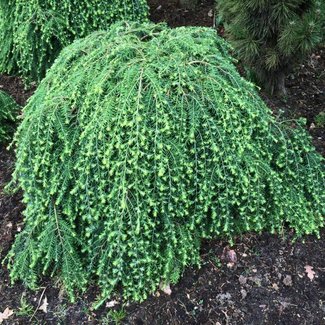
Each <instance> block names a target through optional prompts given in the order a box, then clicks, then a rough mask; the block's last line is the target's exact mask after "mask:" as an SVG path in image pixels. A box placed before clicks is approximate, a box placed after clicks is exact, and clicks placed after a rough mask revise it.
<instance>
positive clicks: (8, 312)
mask: <svg viewBox="0 0 325 325" xmlns="http://www.w3.org/2000/svg"><path fill="white" fill-rule="evenodd" d="M13 313H14V311H13V310H11V309H9V308H8V307H7V308H6V309H5V310H4V312H3V313H0V324H2V322H3V321H4V320H6V319H8V318H9V317H10V316H11V315H13Z"/></svg>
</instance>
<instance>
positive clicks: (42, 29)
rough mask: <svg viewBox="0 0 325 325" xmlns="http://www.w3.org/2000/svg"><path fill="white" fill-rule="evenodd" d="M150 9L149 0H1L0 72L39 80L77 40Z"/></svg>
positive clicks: (138, 18)
mask: <svg viewBox="0 0 325 325" xmlns="http://www.w3.org/2000/svg"><path fill="white" fill-rule="evenodd" d="M147 11H148V8H147V3H146V0H109V1H102V0H88V1H79V0H61V1H57V0H41V1H40V0H29V1H26V0H0V43H1V51H0V71H2V72H7V73H18V74H20V75H22V76H23V77H24V78H25V79H28V80H29V81H31V80H34V81H40V80H41V79H42V78H43V77H44V75H45V73H46V71H47V69H48V68H49V67H50V66H51V65H52V63H53V61H54V59H55V58H56V57H57V55H58V54H59V52H60V51H61V49H62V48H63V47H65V46H67V45H68V44H70V43H72V41H73V40H74V39H76V38H80V37H84V36H86V35H88V34H89V33H90V32H93V31H96V30H101V29H107V28H108V27H109V26H110V25H111V24H112V23H113V22H115V21H117V20H123V19H127V20H140V21H142V20H144V19H145V18H146V16H147Z"/></svg>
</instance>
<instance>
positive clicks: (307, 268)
mask: <svg viewBox="0 0 325 325" xmlns="http://www.w3.org/2000/svg"><path fill="white" fill-rule="evenodd" d="M305 272H306V273H307V276H308V278H309V279H310V281H313V280H314V277H315V274H316V273H315V271H314V270H313V267H312V266H310V265H306V266H305Z"/></svg>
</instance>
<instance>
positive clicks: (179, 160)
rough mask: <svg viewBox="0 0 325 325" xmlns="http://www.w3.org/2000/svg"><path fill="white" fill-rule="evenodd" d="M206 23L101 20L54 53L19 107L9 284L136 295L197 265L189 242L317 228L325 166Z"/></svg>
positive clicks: (196, 248)
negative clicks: (47, 283) (52, 283)
mask: <svg viewBox="0 0 325 325" xmlns="http://www.w3.org/2000/svg"><path fill="white" fill-rule="evenodd" d="M228 50H229V47H228V45H227V43H226V42H225V41H224V40H222V39H221V38H219V37H217V36H216V34H215V31H214V30H212V29H208V28H197V27H191V28H184V27H183V28H177V29H169V28H167V27H166V26H165V25H154V24H133V23H132V24H125V23H119V24H116V25H113V26H112V28H111V29H110V31H108V32H96V33H94V34H91V35H90V36H88V37H87V38H85V39H83V40H78V41H75V42H74V43H73V44H72V45H71V46H69V47H67V48H66V49H64V50H63V51H62V53H61V54H60V56H59V58H58V59H57V60H56V62H55V63H54V65H53V67H52V68H51V69H50V70H49V72H48V73H47V76H46V78H45V79H44V80H43V81H42V82H41V84H40V86H39V88H38V89H37V91H36V92H35V94H34V95H33V97H32V98H31V100H30V101H29V103H28V105H27V106H26V107H25V109H24V119H23V121H22V124H21V125H20V127H19V130H18V132H17V133H16V136H15V143H16V145H17V148H16V154H17V162H16V168H15V172H14V181H16V182H18V185H19V188H21V189H22V190H23V192H24V203H25V204H26V210H25V228H24V230H23V231H22V232H21V233H20V234H19V235H18V236H17V238H16V241H15V243H14V245H13V247H12V250H11V251H10V253H9V255H8V257H7V258H8V262H9V270H10V274H11V278H12V280H13V281H14V280H17V279H21V280H23V281H24V282H25V283H26V284H27V285H28V286H30V287H33V286H35V285H36V283H37V278H38V276H40V275H41V274H50V275H58V276H59V277H60V278H61V279H62V281H63V283H64V285H65V288H66V290H67V291H68V292H69V294H70V296H71V297H72V298H73V295H74V289H85V288H86V287H87V284H88V283H89V281H94V282H95V283H97V284H98V285H99V287H100V288H101V290H102V296H101V299H103V300H105V299H106V298H107V297H109V296H110V295H111V293H112V291H113V290H114V289H115V288H117V287H119V288H122V289H123V294H124V296H125V297H127V298H132V299H135V300H141V299H144V298H146V297H147V295H148V294H149V293H151V292H153V291H154V290H156V289H157V287H158V285H159V283H160V282H161V281H162V282H170V281H171V282H176V281H177V279H178V278H179V276H180V274H181V273H182V271H183V270H184V267H185V266H186V265H189V264H198V263H199V259H200V258H199V249H200V240H201V238H212V237H215V236H218V235H220V236H227V237H228V238H230V237H232V236H233V235H234V234H236V233H241V232H244V231H262V230H268V231H270V232H272V233H274V232H280V231H282V229H283V227H284V226H286V225H287V226H288V227H291V228H293V229H294V230H295V232H296V235H297V236H301V235H303V234H305V233H308V234H309V233H315V234H318V230H319V228H320V227H321V226H322V225H323V218H322V215H323V213H324V202H325V201H324V190H323V189H324V187H323V186H324V166H323V165H322V163H323V159H322V157H321V156H320V155H318V154H317V153H316V152H315V149H314V147H313V146H312V145H311V143H310V139H309V137H308V136H307V135H306V133H305V132H304V131H303V129H302V127H301V126H300V123H296V124H295V127H294V128H292V127H291V124H292V123H294V122H290V125H288V123H287V122H280V121H278V120H276V119H275V118H274V117H273V116H272V114H271V111H270V110H269V109H268V108H267V107H266V106H265V104H264V103H263V101H262V100H261V99H260V98H259V97H258V95H257V93H256V91H255V88H254V86H253V84H251V83H249V82H247V81H246V80H244V79H243V78H242V77H241V76H240V75H239V74H238V73H237V71H236V68H235V66H234V64H233V59H232V58H231V57H230V56H229V54H228Z"/></svg>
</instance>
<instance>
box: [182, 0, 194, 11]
mask: <svg viewBox="0 0 325 325" xmlns="http://www.w3.org/2000/svg"><path fill="white" fill-rule="evenodd" d="M198 2H199V1H198V0H179V5H180V6H181V7H182V8H188V9H194V8H195V7H196V6H197V4H198Z"/></svg>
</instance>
